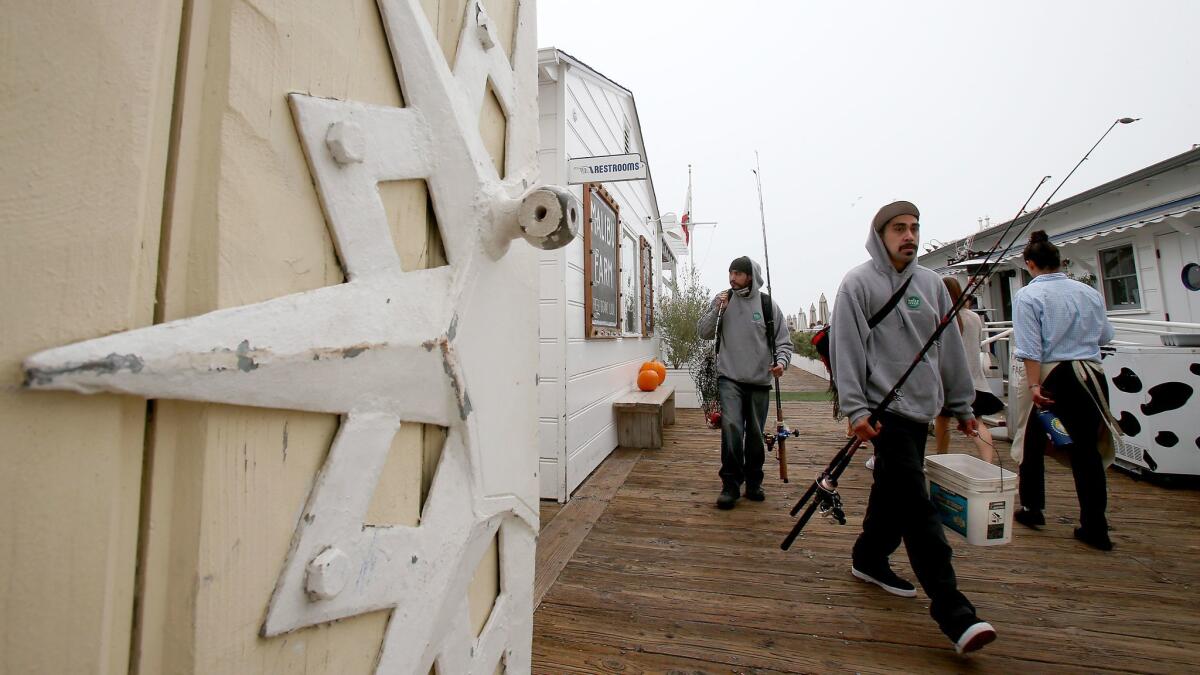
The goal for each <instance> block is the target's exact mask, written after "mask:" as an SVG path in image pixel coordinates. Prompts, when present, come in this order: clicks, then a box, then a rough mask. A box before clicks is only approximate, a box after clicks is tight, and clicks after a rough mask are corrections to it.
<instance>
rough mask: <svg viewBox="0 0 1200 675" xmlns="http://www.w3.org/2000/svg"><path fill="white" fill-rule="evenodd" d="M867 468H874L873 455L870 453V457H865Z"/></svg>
mask: <svg viewBox="0 0 1200 675" xmlns="http://www.w3.org/2000/svg"><path fill="white" fill-rule="evenodd" d="M867 468H868V469H870V470H872V471H874V470H875V455H871V456H870V457H869V458H868V459H867Z"/></svg>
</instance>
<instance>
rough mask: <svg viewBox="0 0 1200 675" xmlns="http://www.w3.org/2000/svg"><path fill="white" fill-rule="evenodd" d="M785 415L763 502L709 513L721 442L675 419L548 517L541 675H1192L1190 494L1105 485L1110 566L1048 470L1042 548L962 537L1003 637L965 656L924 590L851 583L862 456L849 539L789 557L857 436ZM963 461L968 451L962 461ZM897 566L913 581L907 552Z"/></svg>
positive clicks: (1197, 653)
mask: <svg viewBox="0 0 1200 675" xmlns="http://www.w3.org/2000/svg"><path fill="white" fill-rule="evenodd" d="M808 378H811V376H807V375H804V376H801V375H797V374H794V373H790V374H789V376H788V380H789V381H790V382H791V384H792V385H793V386H792V388H793V389H797V388H798V389H814V388H821V387H823V384H822V383H819V382H817V381H816V378H811V379H808ZM784 406H785V415H786V417H787V420H788V421H789V423H790V424H791V425H792V426H793V427H796V428H798V429H799V430H800V431H801V433H802V435H801V437H800V438H799V439H793V440H791V441H790V442H789V443H788V446H789V448H788V450H789V455H790V456H789V466H790V469H791V476H792V482H791V483H790V484H788V485H785V484H782V483H780V482H779V480H778V475H777V472H776V471H775V467H774V465H773V464H772V462H773V461H774V457H773V455H772V456H768V480H767V484H766V485H765V486H764V487H765V489H766V490H767V501H766V502H764V503H753V502H748V501H746V500H741V501H739V502H738V505H737V508H735V509H734V510H733V511H719V510H717V509H716V508H715V507H714V506H713V502H714V499H715V498H716V495H717V492H718V490H719V482H718V480H717V475H716V474H717V469H718V467H719V443H720V441H719V437H718V434H717V432H716V431H711V430H708V429H706V428H705V427H704V425H703V424H702V423H701V419H700V415H699V412H698V411H696V410H680V411H679V418H678V422H677V424H676V425H675V426H674V427H671V428H670V429H669V430H668V432H667V437H666V447H664V448H663V449H662V450H657V451H649V450H647V451H641V450H628V449H621V450H618V451H617V452H616V453H614V454H613V456H611V457H610V458H609V459H608V460H607V461H606V462H605V464H604V465H602V466H601V468H600V469H598V470H597V472H596V473H595V474H594V475H593V476H592V477H591V478H590V479H589V480H588V482H587V483H585V484H584V486H583V487H581V488H580V491H579V492H578V493H577V498H576V499H575V500H573V501H572V502H570V503H569V504H568V505H567V506H566V507H563V508H562V509H559V508H557V505H556V504H555V505H550V504H547V505H546V506H544V507H543V529H542V537H541V541H540V546H539V564H538V588H539V591H538V598H539V599H540V600H541V604H540V605H539V606H538V608H537V611H536V614H535V616H534V671H535V672H541V673H610V672H611V673H642V672H688V673H699V672H703V673H728V672H735V673H776V672H846V671H855V672H910V673H911V672H988V673H1029V672H1048V671H1053V672H1105V671H1126V672H1150V673H1183V672H1193V673H1194V672H1200V493H1197V491H1195V490H1194V489H1178V490H1172V489H1166V488H1163V487H1158V486H1155V485H1151V484H1148V483H1145V482H1137V481H1134V480H1132V479H1131V478H1129V477H1128V476H1126V475H1124V474H1121V473H1117V472H1115V471H1110V472H1109V495H1110V497H1109V504H1110V506H1109V513H1110V520H1111V523H1112V527H1113V532H1112V538H1113V541H1114V542H1115V543H1116V550H1115V551H1113V552H1110V553H1101V552H1098V551H1095V550H1092V549H1090V548H1087V547H1085V546H1083V545H1082V544H1080V543H1078V542H1076V541H1075V540H1074V539H1072V536H1071V532H1072V528H1073V527H1074V520H1075V517H1076V515H1077V512H1078V507H1077V503H1076V501H1075V493H1074V485H1073V483H1072V481H1071V475H1070V469H1069V467H1067V466H1066V465H1065V464H1063V463H1062V462H1061V460H1060V461H1053V460H1050V461H1048V462H1047V474H1048V475H1047V501H1048V509H1047V519H1048V521H1049V522H1048V525H1047V527H1046V528H1044V529H1043V531H1041V532H1033V531H1030V530H1027V529H1025V528H1022V527H1021V526H1020V525H1017V526H1016V532H1015V533H1014V535H1015V536H1014V540H1013V542H1012V543H1010V544H1007V545H1003V546H998V547H987V548H984V547H972V546H969V545H967V544H966V543H958V542H955V541H954V540H953V539H951V543H952V544H953V545H954V547H955V569H956V571H957V573H958V578H959V584H960V587H961V588H962V590H963V591H964V592H965V593H966V594H967V596H968V597H969V598H971V600H972V602H974V603H975V605H976V607H977V609H978V611H979V614H980V616H981V617H983V618H985V619H986V620H988V621H990V622H992V623H993V625H995V626H996V629H997V631H998V633H999V638H998V640H997V641H996V642H995V643H993V644H991V645H989V646H988V647H986V648H985V649H984V650H983V651H982V652H978V653H976V654H975V655H972V656H970V657H968V658H962V657H959V656H957V655H955V653H954V650H953V648H952V646H951V645H950V643H949V641H948V640H946V638H945V637H944V636H942V634H941V633H940V632H939V631H938V629H937V627H936V625H935V624H934V623H933V621H932V620H931V619H930V618H929V616H928V600H927V598H926V597H925V596H924V594H923V593H920V592H919V594H918V596H917V598H915V599H904V598H898V597H894V596H891V595H888V594H886V593H884V592H883V591H881V590H879V589H877V588H875V587H874V586H870V585H867V584H864V583H862V582H859V581H858V580H856V579H854V578H853V577H851V576H850V574H849V565H850V561H849V551H850V547H851V544H852V543H853V541H854V538H855V536H856V535H857V534H858V531H859V527H860V525H861V520H862V512H863V509H864V507H865V503H866V495H867V490H868V489H869V487H870V484H871V478H870V475H869V472H868V471H867V470H866V468H865V467H863V464H862V462H863V460H865V459H866V456H865V455H863V456H857V457H856V458H855V461H854V465H853V466H852V467H851V468H850V469H849V470H848V471H847V472H846V474H845V476H844V477H843V479H842V489H841V491H842V494H843V498H844V499H845V502H846V507H847V517H848V520H849V522H848V523H847V524H846V525H844V526H838V525H835V524H831V523H829V522H827V521H824V520H818V519H814V520H813V522H811V523H810V524H809V526H808V527H807V528H806V531H805V534H804V535H803V536H802V538H801V539H799V540H797V542H796V544H795V545H794V546H793V547H792V549H791V550H790V551H788V552H784V551H781V550H780V549H779V542H780V541H781V540H782V539H783V536H784V534H785V533H786V532H787V531H788V529H789V528H790V527H791V525H792V523H793V522H794V521H793V519H792V518H791V517H789V515H788V510H789V508H790V507H791V505H792V504H793V503H794V501H795V500H796V499H797V497H798V496H799V493H800V492H801V491H802V490H803V489H805V488H806V487H807V483H808V481H809V480H811V477H812V476H813V475H814V473H815V472H816V470H817V469H818V467H820V466H823V465H824V463H825V462H827V461H828V459H829V457H830V456H831V455H832V454H833V452H835V451H836V448H837V447H839V446H840V445H841V444H842V443H843V442H844V431H845V427H844V426H843V425H842V424H840V423H837V422H835V421H834V420H832V419H831V418H830V414H829V404H828V403H785V404H784ZM956 436H957V434H956ZM930 441H931V442H932V439H930ZM931 445H932V443H931ZM998 445H999V446H1000V447H999V448H998V449H999V450H1000V453H1001V454H1002V456H1003V457H1004V458H1005V459H1006V460H1007V458H1008V445H1007V443H1000V444H998ZM966 447H967V446H966V443H965V442H964V441H963V440H962V439H961V437H959V438H956V439H955V441H954V446H952V448H951V452H960V451H966V450H965V448H966ZM1009 464H1011V462H1009ZM1009 468H1012V467H1011V466H1009ZM893 567H894V568H895V569H896V571H897V572H898V573H900V574H901V575H903V576H905V577H906V578H909V579H914V577H913V575H912V570H911V568H910V567H909V565H908V561H907V559H906V557H905V555H904V554H903V550H901V551H899V552H898V553H897V555H895V556H893ZM560 570H561V571H560ZM914 581H915V579H914ZM543 593H544V598H543V597H542V594H543Z"/></svg>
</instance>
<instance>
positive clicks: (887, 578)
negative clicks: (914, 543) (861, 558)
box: [850, 565, 917, 598]
mask: <svg viewBox="0 0 1200 675" xmlns="http://www.w3.org/2000/svg"><path fill="white" fill-rule="evenodd" d="M850 573H851V574H853V575H854V576H856V577H858V578H859V579H862V580H863V581H866V582H868V583H872V584H875V585H876V586H878V587H880V588H882V589H883V590H885V591H887V592H888V593H891V594H892V595H898V596H900V597H902V598H915V597H917V589H916V587H914V586H913V585H912V584H910V583H908V582H907V581H905V580H904V579H901V578H900V577H899V576H897V575H896V573H895V572H893V571H892V568H890V567H887V566H886V565H885V566H883V567H880V568H879V569H871V571H870V572H869V573H868V572H864V571H862V570H861V569H859V567H858V565H851V566H850Z"/></svg>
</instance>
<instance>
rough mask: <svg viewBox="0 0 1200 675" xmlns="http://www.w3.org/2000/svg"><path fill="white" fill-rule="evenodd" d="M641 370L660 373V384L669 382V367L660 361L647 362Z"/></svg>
mask: <svg viewBox="0 0 1200 675" xmlns="http://www.w3.org/2000/svg"><path fill="white" fill-rule="evenodd" d="M641 370H653V371H654V372H656V373H658V383H659V384H662V383H663V382H666V381H667V367H666V366H664V365H663V364H661V363H659V362H658V361H646V362H645V363H643V364H642V367H641Z"/></svg>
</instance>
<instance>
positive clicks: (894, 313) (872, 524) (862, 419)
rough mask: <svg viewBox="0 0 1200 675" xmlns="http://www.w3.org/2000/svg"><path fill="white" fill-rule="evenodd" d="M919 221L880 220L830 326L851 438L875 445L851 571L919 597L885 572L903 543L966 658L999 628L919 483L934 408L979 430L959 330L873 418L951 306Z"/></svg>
mask: <svg viewBox="0 0 1200 675" xmlns="http://www.w3.org/2000/svg"><path fill="white" fill-rule="evenodd" d="M919 218H920V212H919V211H918V210H917V207H916V206H915V205H913V204H912V203H910V202H904V201H900V202H893V203H891V204H888V205H887V206H884V207H883V208H881V209H880V210H879V212H878V213H877V214H875V218H874V219H873V221H872V223H871V229H870V231H869V232H868V233H867V251H868V252H870V254H871V259H870V260H869V261H867V262H865V263H863V264H861V265H859V266H858V267H855V268H854V269H852V270H850V272H849V273H848V274H847V275H846V277H845V278H844V279H842V285H841V287H840V288H838V294H837V300H836V302H835V304H834V308H833V310H834V311H833V321H832V322H831V323H830V325H831V340H830V357H831V358H830V360H831V362H832V365H833V377H834V380H835V382H836V384H837V391H838V405H839V407H840V409H841V411H842V412H843V413H844V414H845V415H846V416H847V417H848V418H849V419H850V423H851V427H852V429H853V431H854V434H855V435H856V436H858V438H859V439H861V440H862V441H864V442H865V441H871V442H872V444H873V445H874V447H875V467H874V473H875V482H874V484H873V485H872V486H871V496H870V498H869V499H868V501H867V513H866V516H864V518H863V531H862V534H860V535H859V537H858V541H856V542H855V544H854V552H853V555H852V560H853V565H852V566H851V568H850V570H851V573H852V574H853V575H854V576H855V577H858V578H859V579H862V580H863V581H867V582H870V583H873V584H876V585H878V586H879V587H880V588H883V589H884V590H885V591H887V592H889V593H892V594H893V595H898V596H901V597H909V598H911V597H915V596H916V594H917V591H916V589H915V588H914V587H913V585H912V584H911V583H909V582H908V581H905V580H904V579H902V578H900V577H899V576H897V575H896V574H895V573H894V572H893V571H892V569H891V566H890V565H889V564H888V557H889V556H891V554H892V553H893V552H894V551H895V550H896V549H897V548H898V547H899V546H900V542H901V540H903V541H904V546H905V548H906V549H907V550H908V558H909V561H910V562H911V563H912V567H913V571H914V572H916V575H917V580H918V581H919V582H920V583H921V587H922V588H924V589H925V593H926V595H928V596H929V600H930V605H929V613H930V614H931V615H932V616H933V618H934V620H935V621H937V623H938V626H939V627H940V628H941V629H942V632H944V633H945V634H946V635H947V636H948V637H949V638H950V640H951V641H952V642H954V647H955V649H956V650H957V651H958V652H959V653H964V652H969V651H974V650H976V649H979V648H980V647H982V646H983V645H985V644H987V643H989V642H991V641H992V640H994V639H995V638H996V631H995V629H993V628H992V626H991V625H990V624H988V623H987V622H985V621H980V620H979V618H978V617H977V616H976V615H975V607H974V606H972V605H971V603H970V602H969V601H968V600H967V598H966V597H965V596H964V595H963V594H962V593H960V592H959V590H958V583H957V580H956V578H955V575H954V567H953V566H952V565H951V563H950V558H951V555H952V553H953V552H952V551H951V549H950V545H949V544H947V543H946V535H945V533H944V532H943V531H942V521H941V518H940V517H939V515H938V513H937V510H936V508H935V507H934V505H933V503H932V502H931V501H930V500H929V496H928V494H927V493H926V492H925V475H924V453H925V441H926V438H927V429H928V425H929V422H930V420H932V419H933V418H934V417H936V416H937V414H938V411H940V410H942V409H943V408H945V409H947V410H949V411H950V412H951V413H952V414H953V415H954V416H955V417H956V418H958V428H959V430H961V431H962V432H963V433H964V434H967V435H974V433H975V418H974V416H973V415H972V413H971V401H972V399H973V398H974V386H973V384H972V382H971V375H970V371H969V370H968V368H967V361H966V351H965V350H964V349H963V346H962V336H961V335H960V334H959V332H958V331H957V330H953V328H951V329H948V330H946V331H945V332H943V333H942V335H941V338H940V339H939V341H938V342H937V343H935V345H934V347H933V348H932V349H930V350H929V352H928V353H927V354H926V355H925V357H924V358H923V359H922V360H921V362H920V364H919V365H918V366H917V367H916V369H915V370H914V371H913V373H912V375H910V376H909V378H908V380H907V381H906V382H905V383H904V386H903V388H902V390H901V391H900V392H899V395H898V397H897V398H896V400H895V401H894V402H893V403H892V404H891V406H890V407H889V408H888V410H887V411H886V412H884V413H882V414H881V415H880V416H879V418H878V419H877V420H874V421H872V419H871V417H870V414H871V411H872V410H873V409H874V408H875V407H876V406H878V405H879V404H880V403H881V402H882V401H883V399H884V397H885V396H887V393H888V392H889V391H890V390H891V388H892V387H893V386H894V385H895V384H896V382H897V381H898V380H899V379H900V376H901V375H902V374H903V373H904V371H905V370H906V369H907V368H908V366H909V365H910V364H911V363H912V361H913V359H914V358H915V357H916V355H917V353H918V352H920V351H921V348H922V347H923V346H924V344H925V342H926V340H928V339H929V338H930V336H932V335H933V333H934V330H935V329H936V328H937V326H938V323H939V321H940V320H941V319H942V317H943V316H945V315H946V313H947V312H948V311H949V310H950V306H951V304H952V303H951V300H950V294H949V292H947V290H946V286H945V285H944V284H943V283H942V280H941V278H940V277H939V276H938V275H937V273H936V272H934V271H932V270H930V269H927V268H925V267H921V266H920V265H918V264H916V262H915V260H916V257H917V246H918V244H919V243H920V222H919V220H918V219H919ZM901 289H902V290H901ZM893 296H896V297H897V299H898V301H897V302H896V303H895V304H894V308H893V309H891V310H890V311H888V312H887V313H886V314H885V315H883V317H882V319H879V320H877V322H876V323H875V324H874V327H871V326H869V325H868V322H869V320H870V319H869V317H874V315H875V314H876V312H879V311H880V310H882V309H886V307H887V305H888V304H889V300H890V299H891V298H892V297H893ZM872 422H873V423H872Z"/></svg>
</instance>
